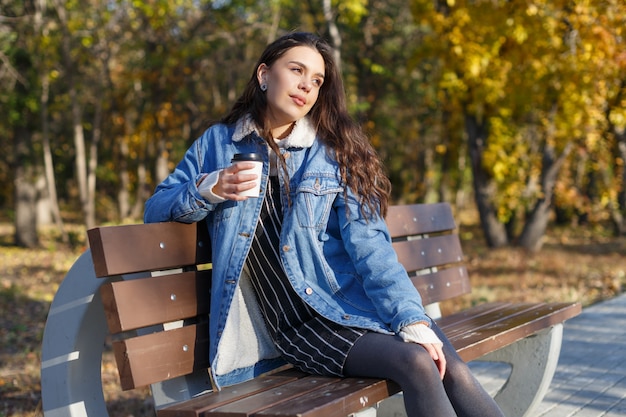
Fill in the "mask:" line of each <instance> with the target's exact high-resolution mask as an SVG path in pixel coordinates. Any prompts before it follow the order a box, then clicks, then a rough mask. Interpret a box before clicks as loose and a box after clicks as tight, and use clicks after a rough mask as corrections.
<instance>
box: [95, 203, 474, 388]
mask: <svg viewBox="0 0 626 417" xmlns="http://www.w3.org/2000/svg"><path fill="white" fill-rule="evenodd" d="M387 224H388V227H389V230H390V233H391V236H392V239H393V245H394V248H395V250H396V252H397V254H398V258H399V260H400V262H401V263H402V264H403V265H404V267H405V268H406V270H407V272H408V273H409V275H410V276H411V279H412V281H413V283H414V285H415V286H416V288H417V289H418V290H419V291H420V293H421V295H422V298H423V301H424V304H429V303H434V302H439V301H443V300H446V299H449V298H452V297H455V296H458V295H462V294H465V293H468V292H469V291H470V285H469V278H468V275H467V270H466V268H465V266H464V264H463V253H462V250H461V245H460V241H459V237H458V234H456V233H455V228H456V225H455V222H454V217H453V215H452V210H451V208H450V206H449V205H448V204H446V203H437V204H416V205H406V206H393V207H390V210H389V214H388V216H387ZM88 237H89V242H90V247H91V254H92V258H93V263H94V269H95V272H96V275H97V276H98V277H110V278H111V279H110V280H109V282H107V283H106V284H104V285H103V286H102V287H101V297H102V301H103V305H104V310H105V315H106V318H107V323H108V326H109V330H110V332H111V334H112V335H113V350H114V352H115V358H116V362H117V365H118V370H119V373H120V382H121V386H122V388H123V389H125V390H126V389H132V388H135V387H139V386H144V385H149V384H152V383H155V382H159V381H163V380H166V379H170V378H174V377H178V376H181V375H187V374H190V373H192V372H194V371H196V370H199V369H206V368H208V366H209V363H208V359H209V358H208V325H207V321H208V313H209V292H210V286H211V269H210V263H211V248H210V240H209V237H208V233H207V230H206V225H205V224H204V223H203V222H202V223H198V224H182V223H154V224H141V225H123V226H107V227H97V228H94V229H91V230H89V231H88ZM122 276H123V279H122Z"/></svg>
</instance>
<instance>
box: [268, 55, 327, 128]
mask: <svg viewBox="0 0 626 417" xmlns="http://www.w3.org/2000/svg"><path fill="white" fill-rule="evenodd" d="M324 71H325V65H324V59H323V58H322V55H321V54H320V53H319V52H317V51H316V50H315V49H313V48H310V47H308V46H296V47H293V48H291V49H289V50H288V51H287V52H286V53H285V54H284V55H283V56H281V57H280V58H279V59H278V60H276V61H275V62H274V63H273V64H272V66H271V67H268V66H267V65H266V64H261V65H259V68H258V69H257V77H258V80H259V84H265V85H267V91H266V94H267V106H268V116H269V120H270V123H271V129H272V134H273V136H274V138H275V139H281V138H282V137H284V136H285V135H287V134H289V132H290V128H291V126H292V125H293V123H294V122H295V121H296V120H298V119H301V118H302V117H304V116H305V115H306V114H307V113H308V112H309V111H310V110H311V108H312V107H313V105H314V104H315V102H316V101H317V97H318V95H319V92H320V88H321V87H322V83H323V82H324Z"/></svg>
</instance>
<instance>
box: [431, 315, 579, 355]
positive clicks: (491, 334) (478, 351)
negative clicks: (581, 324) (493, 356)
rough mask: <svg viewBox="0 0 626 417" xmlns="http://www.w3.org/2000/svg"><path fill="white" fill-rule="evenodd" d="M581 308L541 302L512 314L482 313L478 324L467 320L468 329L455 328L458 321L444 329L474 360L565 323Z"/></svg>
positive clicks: (443, 327)
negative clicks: (469, 324) (470, 324)
mask: <svg viewBox="0 0 626 417" xmlns="http://www.w3.org/2000/svg"><path fill="white" fill-rule="evenodd" d="M580 312H581V305H580V304H579V303H550V304H538V305H534V306H532V308H526V309H520V310H519V311H518V312H517V313H512V314H511V315H509V316H503V315H502V314H501V312H500V311H497V312H496V313H495V317H494V316H489V315H487V316H485V315H481V316H479V320H478V321H479V323H478V324H477V327H476V328H472V327H471V326H467V324H468V323H469V322H468V321H466V322H465V326H464V327H465V331H458V330H454V329H453V327H454V324H449V325H448V326H445V325H444V326H442V330H443V331H444V332H445V333H446V335H447V336H448V337H449V339H450V342H451V343H452V345H453V346H454V347H455V348H456V349H457V352H458V353H459V355H460V356H461V358H463V360H464V361H471V360H474V359H477V358H479V357H481V356H483V355H485V354H486V353H489V352H492V351H494V350H498V349H500V348H502V347H504V346H507V345H510V344H511V343H514V342H516V341H518V340H521V339H524V338H526V337H527V336H529V335H531V334H534V333H536V332H538V331H540V330H543V329H547V328H549V327H550V326H553V325H555V324H558V323H562V322H563V321H565V320H567V319H570V318H572V317H574V316H576V315H578V314H580ZM448 317H449V316H448ZM448 317H447V318H448ZM490 318H491V320H490Z"/></svg>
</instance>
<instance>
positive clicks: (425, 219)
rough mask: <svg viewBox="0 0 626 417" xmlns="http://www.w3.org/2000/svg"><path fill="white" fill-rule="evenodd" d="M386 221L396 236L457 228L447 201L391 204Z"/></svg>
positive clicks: (392, 234) (390, 231)
mask: <svg viewBox="0 0 626 417" xmlns="http://www.w3.org/2000/svg"><path fill="white" fill-rule="evenodd" d="M386 221H387V227H388V228H389V233H390V234H391V236H392V237H396V238H397V237H401V236H412V235H421V234H428V233H438V232H442V231H451V230H454V229H456V223H455V221H454V216H453V215H452V208H451V207H450V205H449V204H447V203H435V204H413V205H401V206H390V207H389V212H388V213H387V217H386Z"/></svg>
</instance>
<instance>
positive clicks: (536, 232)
mask: <svg viewBox="0 0 626 417" xmlns="http://www.w3.org/2000/svg"><path fill="white" fill-rule="evenodd" d="M571 149H572V144H571V142H570V143H568V144H567V145H566V147H565V149H564V150H563V152H562V153H561V154H560V155H559V156H558V157H557V156H556V155H555V150H554V148H553V147H552V146H550V145H546V147H545V148H544V151H543V160H542V166H541V191H542V193H543V195H542V197H541V198H540V199H539V200H537V203H536V204H535V206H534V207H533V209H532V210H531V212H530V214H529V215H528V216H527V218H526V222H525V223H524V228H523V229H522V233H521V234H520V238H519V241H518V245H519V246H521V247H523V248H525V249H528V250H530V251H533V252H537V251H539V250H540V249H541V246H542V244H543V236H544V235H545V233H546V229H547V227H548V222H549V221H550V211H551V209H552V197H553V196H554V186H555V184H556V180H557V177H558V175H559V171H560V170H561V167H562V166H563V163H564V162H565V159H566V158H567V155H569V153H570V151H571Z"/></svg>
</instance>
